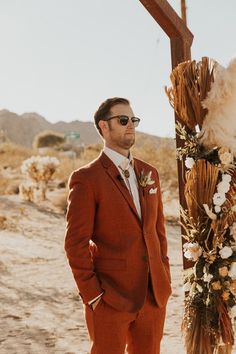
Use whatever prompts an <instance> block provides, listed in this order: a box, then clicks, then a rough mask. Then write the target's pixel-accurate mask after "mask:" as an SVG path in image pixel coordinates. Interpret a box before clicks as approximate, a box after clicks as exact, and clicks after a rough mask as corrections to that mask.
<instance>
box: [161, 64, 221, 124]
mask: <svg viewBox="0 0 236 354" xmlns="http://www.w3.org/2000/svg"><path fill="white" fill-rule="evenodd" d="M214 67H215V61H213V60H210V59H209V58H207V57H204V58H202V61H200V62H198V63H197V62H196V61H195V60H193V61H186V62H183V63H181V64H179V65H178V66H177V67H176V68H175V69H174V70H173V71H172V73H171V76H170V79H171V83H172V87H170V88H167V87H165V91H166V94H167V96H168V98H169V102H170V104H171V106H172V107H173V108H174V110H175V112H176V113H177V115H178V117H179V118H180V119H181V120H182V122H183V123H184V124H185V125H186V126H187V127H188V128H189V129H191V130H195V126H196V125H199V127H200V128H201V127H202V123H203V119H204V117H205V115H206V113H207V110H206V109H204V108H203V107H202V105H201V102H202V101H203V100H204V99H205V98H206V96H207V93H208V91H209V90H210V88H211V83H212V82H213V81H214Z"/></svg>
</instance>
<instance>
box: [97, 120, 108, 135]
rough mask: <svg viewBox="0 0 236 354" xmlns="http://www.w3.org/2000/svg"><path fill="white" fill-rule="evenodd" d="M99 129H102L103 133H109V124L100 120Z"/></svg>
mask: <svg viewBox="0 0 236 354" xmlns="http://www.w3.org/2000/svg"><path fill="white" fill-rule="evenodd" d="M98 125H99V128H100V129H101V131H102V132H106V131H107V122H106V121H104V120H100V121H99V122H98Z"/></svg>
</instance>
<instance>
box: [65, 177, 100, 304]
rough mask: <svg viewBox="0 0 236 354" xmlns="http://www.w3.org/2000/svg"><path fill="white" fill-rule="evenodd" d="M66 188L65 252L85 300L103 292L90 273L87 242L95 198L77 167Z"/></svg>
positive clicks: (94, 276)
mask: <svg viewBox="0 0 236 354" xmlns="http://www.w3.org/2000/svg"><path fill="white" fill-rule="evenodd" d="M69 188H70V192H69V198H68V209H67V215H66V218H67V229H66V237H65V251H66V254H67V258H68V261H69V264H70V267H71V269H72V272H73V275H74V278H75V281H76V284H77V286H78V289H79V292H80V295H81V297H82V299H83V302H84V303H88V302H89V301H90V300H92V299H94V298H96V297H97V296H98V295H100V294H101V293H102V292H103V290H102V289H101V287H100V283H99V280H98V278H97V276H96V274H95V272H94V266H93V261H92V255H91V248H90V245H89V242H90V239H91V238H92V235H93V227H94V217H95V210H96V201H95V197H94V194H93V190H92V188H91V186H90V184H89V182H88V181H87V180H86V178H85V176H84V174H83V173H82V171H80V170H79V171H76V172H74V173H73V174H72V176H71V178H70V181H69Z"/></svg>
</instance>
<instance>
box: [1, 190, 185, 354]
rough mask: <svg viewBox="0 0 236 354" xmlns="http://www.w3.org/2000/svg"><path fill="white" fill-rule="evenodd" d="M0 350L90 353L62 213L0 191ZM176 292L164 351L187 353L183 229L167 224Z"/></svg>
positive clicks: (7, 353)
mask: <svg viewBox="0 0 236 354" xmlns="http://www.w3.org/2000/svg"><path fill="white" fill-rule="evenodd" d="M0 215H1V216H2V215H4V216H6V218H7V221H6V222H7V223H8V229H7V230H2V231H0V250H1V258H0V304H1V305H0V328H1V331H0V354H42V353H46V354H56V353H61V354H87V353H88V352H89V341H88V337H87V331H86V327H85V324H84V318H83V305H82V303H81V301H80V298H79V296H78V293H77V290H76V288H75V284H74V280H73V278H72V275H71V271H70V269H69V267H68V264H67V260H66V258H65V254H64V249H63V246H64V228H65V222H64V218H63V216H62V215H60V214H58V213H56V212H52V211H51V212H50V211H47V210H45V207H35V206H33V205H31V204H29V203H25V202H21V201H20V200H19V199H18V196H11V197H0ZM168 239H169V249H170V252H169V254H170V261H171V268H172V279H173V295H172V297H171V299H170V301H169V305H168V311H167V320H166V326H165V335H164V339H163V343H162V353H165V354H181V353H184V350H183V345H182V339H181V335H180V324H181V317H182V311H183V310H182V301H183V292H182V288H181V269H182V264H181V252H180V247H181V246H180V240H179V229H178V227H176V226H172V225H168Z"/></svg>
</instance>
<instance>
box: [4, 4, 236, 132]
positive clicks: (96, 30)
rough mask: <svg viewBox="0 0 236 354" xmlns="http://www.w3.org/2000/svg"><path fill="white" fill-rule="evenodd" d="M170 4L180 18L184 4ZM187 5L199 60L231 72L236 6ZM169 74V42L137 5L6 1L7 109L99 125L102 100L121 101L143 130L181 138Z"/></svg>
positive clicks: (195, 54) (5, 78)
mask: <svg viewBox="0 0 236 354" xmlns="http://www.w3.org/2000/svg"><path fill="white" fill-rule="evenodd" d="M169 2H170V4H171V5H172V6H173V7H174V9H175V10H176V11H177V12H178V13H180V11H179V10H180V0H172V1H169ZM186 2H187V6H188V10H187V11H188V12H187V16H188V24H189V28H190V30H191V31H192V33H193V34H194V36H195V38H194V42H193V46H192V58H193V59H196V60H200V59H201V57H202V56H209V57H211V58H214V59H216V60H217V61H218V62H219V63H221V64H222V65H224V66H226V65H227V64H228V62H229V61H230V59H232V58H233V57H234V56H235V55H236V49H235V47H236V44H235V35H236V21H235V14H236V1H235V0H226V1H222V0H186ZM170 71H171V62H170V48H169V39H168V37H167V36H166V35H165V33H164V32H163V31H162V29H161V28H160V27H159V26H158V25H157V23H156V22H155V21H154V20H153V19H152V17H151V16H150V15H149V13H148V12H147V11H146V9H145V8H144V7H143V5H142V4H141V3H140V2H139V1H138V0H90V1H84V0H0V109H8V110H10V111H13V112H16V113H18V114H22V113H24V112H37V113H39V114H41V115H42V116H44V117H45V118H46V119H47V120H49V121H51V122H56V121H59V120H64V121H68V122H69V121H72V120H75V119H78V120H82V121H92V120H93V113H94V111H95V110H96V109H97V107H98V105H99V104H100V103H101V102H102V101H103V100H105V99H106V98H108V97H113V96H122V97H127V98H128V99H130V101H131V104H132V106H133V109H134V111H135V114H136V115H137V116H139V117H140V118H142V123H140V127H139V130H141V131H143V132H147V133H150V134H155V135H159V136H174V123H173V122H174V118H173V111H172V109H171V108H170V107H169V102H168V100H167V98H166V95H165V93H164V86H165V85H167V86H168V85H169V74H170Z"/></svg>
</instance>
